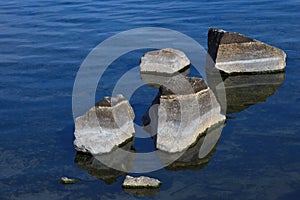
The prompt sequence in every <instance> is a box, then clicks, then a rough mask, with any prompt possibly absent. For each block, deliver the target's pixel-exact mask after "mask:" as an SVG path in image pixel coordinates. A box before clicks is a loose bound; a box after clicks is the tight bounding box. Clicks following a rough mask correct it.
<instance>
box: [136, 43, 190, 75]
mask: <svg viewBox="0 0 300 200" xmlns="http://www.w3.org/2000/svg"><path fill="white" fill-rule="evenodd" d="M189 65H190V60H189V59H188V58H187V57H186V55H185V54H184V53H183V52H182V51H180V50H176V49H171V48H166V49H161V50H155V51H150V52H147V53H146V54H145V55H144V56H143V57H142V58H141V63H140V70H141V73H166V74H173V73H176V72H179V71H180V70H183V69H185V68H188V67H189Z"/></svg>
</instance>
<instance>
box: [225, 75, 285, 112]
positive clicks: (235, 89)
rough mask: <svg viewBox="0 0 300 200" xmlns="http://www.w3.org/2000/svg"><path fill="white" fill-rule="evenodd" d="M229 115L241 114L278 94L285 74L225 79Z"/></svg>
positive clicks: (239, 76)
mask: <svg viewBox="0 0 300 200" xmlns="http://www.w3.org/2000/svg"><path fill="white" fill-rule="evenodd" d="M224 79H225V80H224V85H225V91H226V98H227V113H236V112H241V111H243V110H245V109H247V108H248V107H249V106H251V105H254V104H257V103H260V102H265V101H266V100H267V98H268V97H269V96H272V95H273V94H275V93H276V91H277V88H278V87H280V86H281V85H282V84H283V82H284V79H285V73H284V72H281V73H276V74H257V75H238V76H228V77H225V78H224Z"/></svg>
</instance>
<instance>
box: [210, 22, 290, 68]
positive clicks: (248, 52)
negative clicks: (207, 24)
mask: <svg viewBox="0 0 300 200" xmlns="http://www.w3.org/2000/svg"><path fill="white" fill-rule="evenodd" d="M208 53H209V54H210V56H211V58H212V59H213V60H214V62H215V67H216V68H217V69H219V70H221V71H223V72H225V73H228V74H233V73H262V72H263V73H266V72H274V71H283V70H284V68H285V65H286V54H285V53H284V51H282V50H281V49H278V48H276V47H273V46H270V45H268V44H265V43H263V42H260V41H258V40H254V39H251V38H249V37H246V36H245V35H242V34H240V33H236V32H227V31H224V30H220V29H215V28H210V29H209V31H208Z"/></svg>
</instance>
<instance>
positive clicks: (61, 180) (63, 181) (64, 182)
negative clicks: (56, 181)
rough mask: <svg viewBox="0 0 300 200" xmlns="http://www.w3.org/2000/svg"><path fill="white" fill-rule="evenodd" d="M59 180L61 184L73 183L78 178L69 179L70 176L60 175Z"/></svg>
mask: <svg viewBox="0 0 300 200" xmlns="http://www.w3.org/2000/svg"><path fill="white" fill-rule="evenodd" d="M60 182H61V183H62V184H74V183H77V182H78V180H76V179H71V178H68V177H61V178H60Z"/></svg>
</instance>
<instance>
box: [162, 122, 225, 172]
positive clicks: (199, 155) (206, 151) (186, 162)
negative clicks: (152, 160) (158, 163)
mask: <svg viewBox="0 0 300 200" xmlns="http://www.w3.org/2000/svg"><path fill="white" fill-rule="evenodd" d="M224 126H225V125H224V124H222V123H221V124H218V125H216V126H214V127H212V128H210V129H208V130H207V132H206V135H205V136H202V137H200V138H199V140H198V141H197V143H196V144H194V145H193V146H192V147H190V148H189V149H188V150H186V151H185V152H184V154H182V155H181V156H180V157H179V158H178V159H177V160H176V161H175V162H173V163H171V164H170V165H168V166H166V167H165V168H166V169H168V170H174V171H178V170H201V169H202V168H204V167H205V166H206V165H207V164H208V163H209V161H210V159H211V158H212V157H213V155H214V153H215V151H216V147H217V143H218V141H219V139H220V137H221V133H222V129H223V127H224ZM158 156H159V157H160V158H161V160H162V161H164V160H165V158H166V157H174V156H175V157H177V156H178V155H176V154H170V153H166V152H163V151H159V152H158Z"/></svg>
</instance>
